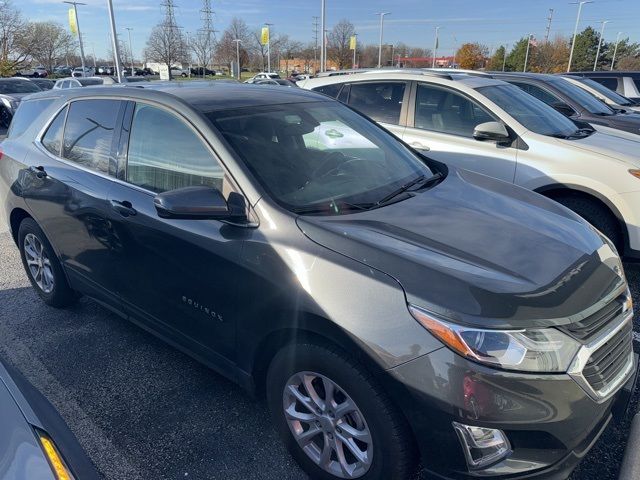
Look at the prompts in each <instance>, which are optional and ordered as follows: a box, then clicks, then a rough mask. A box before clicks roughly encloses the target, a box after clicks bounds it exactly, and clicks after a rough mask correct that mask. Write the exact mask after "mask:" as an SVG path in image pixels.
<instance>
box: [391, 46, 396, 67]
mask: <svg viewBox="0 0 640 480" xmlns="http://www.w3.org/2000/svg"><path fill="white" fill-rule="evenodd" d="M395 50H396V46H395V45H394V44H393V43H392V44H391V66H392V67H394V66H395V64H394V63H393V54H394V53H395Z"/></svg>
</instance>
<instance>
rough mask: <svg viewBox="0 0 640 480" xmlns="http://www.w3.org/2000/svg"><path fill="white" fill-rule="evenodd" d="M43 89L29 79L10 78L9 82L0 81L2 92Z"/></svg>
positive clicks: (31, 91) (29, 91) (27, 91)
mask: <svg viewBox="0 0 640 480" xmlns="http://www.w3.org/2000/svg"><path fill="white" fill-rule="evenodd" d="M41 91H42V90H41V89H40V87H38V86H37V85H36V84H35V83H33V82H30V81H29V80H10V81H7V82H0V93H5V94H11V93H35V92H41Z"/></svg>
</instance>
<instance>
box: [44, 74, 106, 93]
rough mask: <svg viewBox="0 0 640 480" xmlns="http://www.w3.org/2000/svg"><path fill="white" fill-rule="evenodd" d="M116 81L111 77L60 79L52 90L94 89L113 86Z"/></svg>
mask: <svg viewBox="0 0 640 480" xmlns="http://www.w3.org/2000/svg"><path fill="white" fill-rule="evenodd" d="M117 83H118V81H117V80H115V79H114V78H112V77H108V76H104V77H70V78H61V79H59V80H57V81H56V83H55V85H54V86H53V88H54V89H55V90H60V89H65V88H78V87H96V86H98V85H114V84H117Z"/></svg>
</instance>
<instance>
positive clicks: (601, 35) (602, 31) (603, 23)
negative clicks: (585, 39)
mask: <svg viewBox="0 0 640 480" xmlns="http://www.w3.org/2000/svg"><path fill="white" fill-rule="evenodd" d="M607 23H609V20H603V21H602V30H600V41H599V42H598V51H597V52H596V61H595V62H593V71H594V72H595V71H596V68H598V58H599V57H600V47H602V38H603V36H604V26H605V25H606V24H607Z"/></svg>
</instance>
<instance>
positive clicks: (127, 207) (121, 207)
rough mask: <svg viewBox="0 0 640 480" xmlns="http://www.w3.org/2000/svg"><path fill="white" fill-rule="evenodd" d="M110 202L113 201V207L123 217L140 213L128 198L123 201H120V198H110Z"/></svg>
mask: <svg viewBox="0 0 640 480" xmlns="http://www.w3.org/2000/svg"><path fill="white" fill-rule="evenodd" d="M109 203H111V208H113V209H114V210H115V211H116V212H118V213H119V214H120V215H122V216H123V217H132V216H134V215H135V214H136V213H138V212H136V209H135V208H133V205H131V202H129V201H127V200H123V201H122V202H119V201H118V200H110V201H109Z"/></svg>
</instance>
